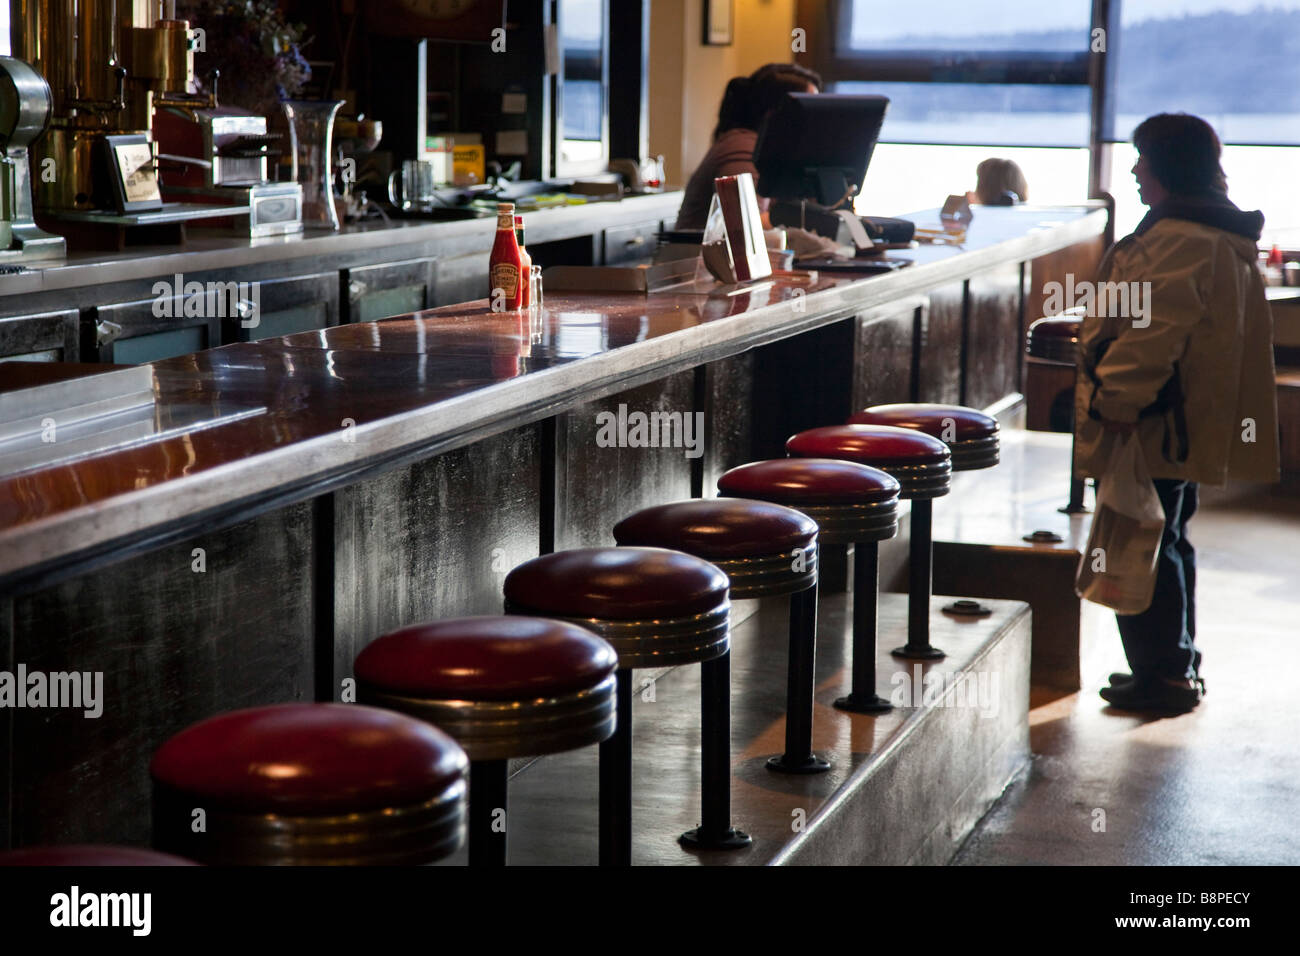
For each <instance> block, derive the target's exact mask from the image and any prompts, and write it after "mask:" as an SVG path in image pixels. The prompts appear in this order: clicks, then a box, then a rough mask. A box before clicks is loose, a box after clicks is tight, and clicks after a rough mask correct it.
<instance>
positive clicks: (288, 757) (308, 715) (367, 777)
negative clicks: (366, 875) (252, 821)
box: [149, 704, 468, 816]
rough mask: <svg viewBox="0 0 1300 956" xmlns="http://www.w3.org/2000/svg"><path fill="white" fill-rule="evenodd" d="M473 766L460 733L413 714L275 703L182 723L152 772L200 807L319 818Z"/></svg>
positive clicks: (421, 798)
mask: <svg viewBox="0 0 1300 956" xmlns="http://www.w3.org/2000/svg"><path fill="white" fill-rule="evenodd" d="M467 764H468V761H467V759H466V757H465V752H464V751H463V750H461V748H460V747H459V746H458V745H457V744H456V742H455V741H454V740H452V739H451V738H450V737H448V736H447V735H446V734H444V733H443V732H442V731H440V730H437V729H436V728H434V727H430V726H429V725H428V724H426V723H423V722H422V721H419V720H415V719H414V718H412V717H406V716H404V715H402V714H396V713H392V712H390V711H386V710H379V709H378V708H374V707H363V706H360V705H357V704H277V705H272V706H269V707H254V708H250V709H247V710H237V711H232V712H230V713H226V714H220V715H218V716H216V717H212V718H209V719H208V720H205V721H202V722H201V723H197V724H195V725H193V726H192V727H188V728H186V729H185V730H182V731H181V732H180V733H178V734H176V735H175V736H174V737H172V738H171V739H170V740H168V741H167V742H166V743H164V744H163V745H162V746H161V747H160V748H158V752H157V753H156V754H155V755H154V758H153V762H152V763H151V764H150V767H149V772H150V775H151V776H152V777H153V779H154V781H155V783H157V784H161V785H163V786H165V787H167V788H169V789H170V790H172V791H176V792H179V793H184V794H187V795H190V796H192V797H193V798H194V800H195V801H196V804H195V805H196V806H204V807H207V808H210V809H211V808H218V809H223V810H235V811H242V812H252V813H275V814H285V815H301V816H315V815H326V814H341V813H350V812H360V811H365V810H375V809H383V808H390V807H407V806H412V805H416V804H420V803H424V802H427V801H429V800H431V799H433V798H435V797H438V796H440V795H442V794H443V793H444V792H445V791H447V790H448V789H449V788H452V787H454V786H456V785H457V784H459V783H460V782H461V781H463V779H464V777H465V770H466V767H467ZM197 801H202V802H197Z"/></svg>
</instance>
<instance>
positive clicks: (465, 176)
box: [451, 143, 487, 186]
mask: <svg viewBox="0 0 1300 956" xmlns="http://www.w3.org/2000/svg"><path fill="white" fill-rule="evenodd" d="M451 166H452V169H451V174H452V178H453V179H454V180H455V182H456V185H457V186H471V185H474V184H475V183H481V182H483V180H484V179H485V178H486V177H487V149H486V147H484V146H483V144H482V143H476V144H474V145H472V146H461V145H459V144H457V145H456V146H454V147H453V148H452V152H451Z"/></svg>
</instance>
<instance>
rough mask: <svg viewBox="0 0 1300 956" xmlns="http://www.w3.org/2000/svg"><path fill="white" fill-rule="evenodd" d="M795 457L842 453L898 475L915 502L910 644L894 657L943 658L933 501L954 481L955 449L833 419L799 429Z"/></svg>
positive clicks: (902, 431)
mask: <svg viewBox="0 0 1300 956" xmlns="http://www.w3.org/2000/svg"><path fill="white" fill-rule="evenodd" d="M785 447H786V451H788V452H789V453H790V454H791V455H793V456H795V457H797V458H842V459H844V460H846V461H852V462H855V463H857V464H859V465H868V466H870V467H872V468H879V469H880V470H881V471H884V472H887V473H888V474H890V475H892V476H893V477H894V478H895V479H897V481H898V484H899V497H901V498H906V499H909V500H910V501H911V502H912V537H911V541H910V544H909V561H908V581H909V583H908V600H907V644H905V645H904V646H903V647H897V648H894V649H893V650H892V651H890V653H891V654H893V655H894V656H895V657H906V658H909V659H916V660H940V659H942V658H943V657H945V656H946V655H945V654H944V652H943V651H941V650H939V649H938V648H937V647H934V646H932V645H931V644H930V585H931V580H932V567H931V560H932V555H931V548H930V537H931V525H932V519H933V512H932V510H931V508H932V504H931V501H932V499H934V498H938V497H942V496H943V495H946V494H947V493H948V489H949V487H950V486H951V484H952V452H950V451H949V450H948V446H947V445H945V444H944V443H943V442H941V441H939V440H938V439H937V438H931V437H930V436H929V435H925V434H923V433H921V432H918V431H912V430H911V429H907V428H894V427H890V426H887V425H829V426H826V427H824V428H811V429H809V430H808V431H804V432H800V433H799V434H797V435H795V436H793V437H792V438H790V439H789V440H788V441H787V442H786V443H785Z"/></svg>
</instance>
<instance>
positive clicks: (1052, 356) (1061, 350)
mask: <svg viewBox="0 0 1300 956" xmlns="http://www.w3.org/2000/svg"><path fill="white" fill-rule="evenodd" d="M1085 314H1086V309H1084V308H1083V307H1082V306H1079V307H1077V308H1074V309H1070V310H1069V311H1067V312H1062V313H1061V314H1060V315H1049V316H1047V317H1045V318H1042V319H1038V320H1037V321H1036V322H1034V323H1033V324H1031V325H1030V326H1029V331H1028V332H1027V333H1026V334H1025V351H1026V352H1028V353H1029V354H1030V355H1032V356H1033V357H1034V358H1040V359H1046V360H1047V361H1049V362H1060V363H1061V364H1062V365H1072V366H1074V367H1075V368H1077V367H1078V365H1079V332H1080V329H1081V328H1082V326H1083V317H1084V315H1085ZM1070 460H1071V464H1072V465H1073V460H1074V451H1073V446H1071V452H1070ZM1070 470H1071V475H1070V501H1069V504H1067V505H1066V506H1065V507H1064V508H1060V509H1058V510H1060V511H1062V512H1064V513H1065V514H1069V515H1072V514H1081V513H1083V512H1085V511H1087V510H1088V509H1087V508H1086V507H1084V504H1083V479H1082V478H1075V477H1074V474H1073V471H1074V469H1073V467H1071V469H1070Z"/></svg>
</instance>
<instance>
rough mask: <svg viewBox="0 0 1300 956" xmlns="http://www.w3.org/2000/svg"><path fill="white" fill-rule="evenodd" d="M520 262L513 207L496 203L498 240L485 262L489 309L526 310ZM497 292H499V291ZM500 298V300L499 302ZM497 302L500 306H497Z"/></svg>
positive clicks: (505, 203)
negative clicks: (523, 308)
mask: <svg viewBox="0 0 1300 956" xmlns="http://www.w3.org/2000/svg"><path fill="white" fill-rule="evenodd" d="M524 285H525V283H524V281H523V258H522V256H521V255H520V253H519V243H518V241H517V240H516V239H515V204H514V203H512V202H499V203H497V237H496V242H494V243H493V244H492V257H491V258H490V259H489V260H488V302H489V305H490V307H491V308H494V309H496V308H501V309H505V310H507V311H514V310H518V309H519V308H521V307H523V306H526V305H527V304H528V301H527V300H526V299H525V298H524ZM498 290H499V291H498ZM498 296H500V298H498ZM498 302H500V306H498V304H497V303H498Z"/></svg>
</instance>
